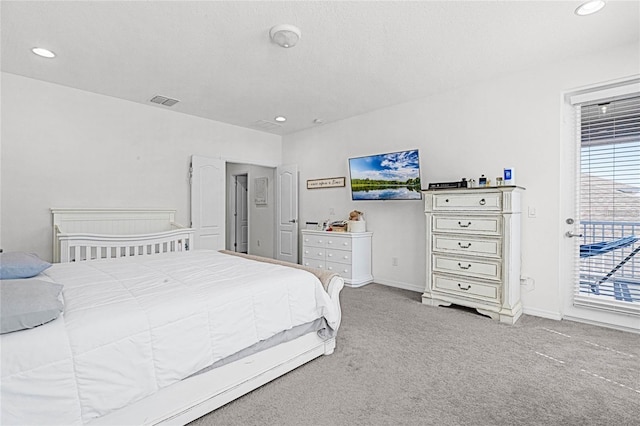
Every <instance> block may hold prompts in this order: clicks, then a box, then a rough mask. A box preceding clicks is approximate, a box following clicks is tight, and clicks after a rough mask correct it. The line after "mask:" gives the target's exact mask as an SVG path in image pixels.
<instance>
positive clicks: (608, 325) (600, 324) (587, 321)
mask: <svg viewBox="0 0 640 426" xmlns="http://www.w3.org/2000/svg"><path fill="white" fill-rule="evenodd" d="M563 319H565V320H567V321H575V322H581V323H583V324H589V325H596V326H598V327H605V328H612V329H614V330H620V331H626V332H628V333H635V334H640V328H634V327H626V326H624V325H618V324H611V323H607V322H602V321H594V320H590V319H587V318H581V317H574V316H569V315H565V317H564V318H563Z"/></svg>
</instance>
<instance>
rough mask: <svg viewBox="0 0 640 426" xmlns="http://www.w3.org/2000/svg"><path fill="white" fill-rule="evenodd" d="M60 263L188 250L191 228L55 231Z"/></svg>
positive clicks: (191, 234) (191, 233) (191, 236)
mask: <svg viewBox="0 0 640 426" xmlns="http://www.w3.org/2000/svg"><path fill="white" fill-rule="evenodd" d="M57 239H58V241H59V244H60V246H59V247H60V262H63V263H64V262H81V261H86V260H98V259H112V258H117V257H129V256H144V255H151V254H158V253H167V252H174V251H183V250H189V249H190V247H191V242H192V241H193V230H192V229H190V228H182V229H177V230H175V231H167V232H157V233H153V234H144V235H99V234H80V233H77V234H62V233H58V236H57Z"/></svg>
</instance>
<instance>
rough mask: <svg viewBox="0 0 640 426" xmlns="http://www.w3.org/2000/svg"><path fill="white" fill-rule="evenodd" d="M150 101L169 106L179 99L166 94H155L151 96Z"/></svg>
mask: <svg viewBox="0 0 640 426" xmlns="http://www.w3.org/2000/svg"><path fill="white" fill-rule="evenodd" d="M151 102H153V103H154V104H160V105H164V106H168V107H170V106H174V105H175V104H177V103H178V102H180V101H179V100H177V99H171V98H167V97H166V96H160V95H156V96H154V97H153V98H151Z"/></svg>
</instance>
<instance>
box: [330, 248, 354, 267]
mask: <svg viewBox="0 0 640 426" xmlns="http://www.w3.org/2000/svg"><path fill="white" fill-rule="evenodd" d="M327 262H338V263H349V264H351V252H350V251H346V250H335V249H330V248H328V249H327Z"/></svg>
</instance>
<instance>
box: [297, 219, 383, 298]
mask: <svg viewBox="0 0 640 426" xmlns="http://www.w3.org/2000/svg"><path fill="white" fill-rule="evenodd" d="M301 232H302V264H303V265H304V266H310V267H312V268H318V269H324V270H326V271H333V272H335V273H337V274H339V275H340V276H341V277H342V278H344V282H345V285H347V286H349V287H360V286H363V285H365V284H369V283H370V282H372V281H373V275H372V274H371V237H372V236H373V233H372V232H327V231H313V230H307V229H304V230H302V231H301Z"/></svg>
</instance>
